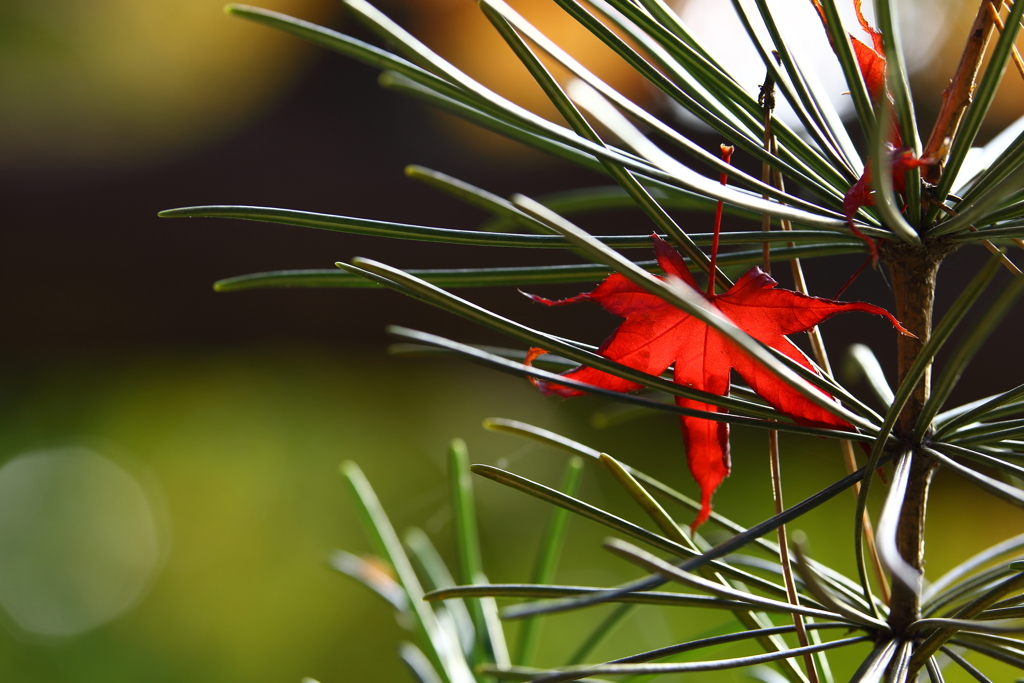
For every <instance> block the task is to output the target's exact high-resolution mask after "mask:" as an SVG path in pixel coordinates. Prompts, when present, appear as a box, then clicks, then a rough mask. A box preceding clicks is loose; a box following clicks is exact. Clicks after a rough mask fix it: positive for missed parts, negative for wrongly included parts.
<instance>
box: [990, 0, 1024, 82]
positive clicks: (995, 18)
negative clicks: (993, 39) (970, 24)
mask: <svg viewBox="0 0 1024 683" xmlns="http://www.w3.org/2000/svg"><path fill="white" fill-rule="evenodd" d="M1003 5H1006V6H1007V7H1009V5H1007V4H1006V1H1005V0H1003ZM988 8H989V13H990V14H991V15H992V23H993V24H995V26H996V28H997V29H999V32H1000V33H1002V32H1003V29H1004V28H1006V25H1005V24H1004V23H1003V19H1002V17H1000V16H999V11H998V10H996V8H995V7H993V6H992V5H989V6H988ZM1011 49H1012V50H1013V63H1014V65H1015V66H1016V67H1017V73H1019V74H1020V77H1021V78H1024V59H1021V57H1020V52H1018V51H1017V47H1016V46H1014V47H1012V48H1011Z"/></svg>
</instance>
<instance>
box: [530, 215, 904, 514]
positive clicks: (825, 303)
mask: <svg viewBox="0 0 1024 683" xmlns="http://www.w3.org/2000/svg"><path fill="white" fill-rule="evenodd" d="M717 227H718V226H717V225H716V232H717ZM651 239H653V240H654V250H655V254H656V255H657V258H658V263H659V265H660V266H661V267H662V268H663V269H664V271H665V273H666V274H667V275H668V276H669V277H675V278H678V279H679V280H681V281H683V282H684V283H686V284H687V285H689V286H690V287H693V288H694V290H696V291H700V289H699V288H698V287H697V284H696V282H695V281H694V279H693V276H692V275H691V274H690V271H689V270H688V269H687V267H686V263H685V262H684V261H683V259H682V257H681V256H680V255H679V254H678V253H677V252H676V251H675V250H674V249H673V248H672V247H670V246H669V245H668V244H667V243H666V242H665V241H664V240H662V239H661V238H660V237H658V236H657V235H652V236H651ZM777 284H778V283H777V282H776V281H775V280H773V279H772V278H771V276H770V275H768V274H766V273H764V272H762V271H761V269H760V268H756V267H755V268H752V269H751V270H750V271H749V272H748V273H747V274H746V275H744V276H743V277H742V278H740V280H739V281H738V282H736V284H735V285H733V286H732V287H731V288H730V289H729V291H727V292H726V293H724V294H714V293H706V292H701V295H702V296H704V297H705V298H706V299H707V300H708V301H709V302H711V304H712V305H713V306H714V308H715V310H716V311H718V312H719V313H720V314H722V315H724V316H725V317H727V318H729V319H730V320H732V322H734V323H735V324H736V325H738V326H739V327H740V328H742V329H743V330H744V331H746V332H747V333H748V334H749V335H750V336H752V337H754V338H755V339H757V340H758V341H760V342H763V343H764V344H767V345H768V346H770V347H771V348H773V349H776V350H777V351H780V352H781V353H783V354H785V355H786V356H788V357H789V358H792V359H793V360H794V361H796V362H797V363H799V364H800V365H802V366H804V367H805V368H807V369H809V370H812V371H814V369H813V367H812V365H811V363H810V361H809V360H808V359H807V357H806V356H805V355H804V354H803V352H802V351H800V349H798V348H797V347H796V346H795V345H794V344H793V343H792V342H791V341H790V340H789V339H787V338H786V336H785V335H787V334H793V333H796V332H803V331H805V330H808V329H810V328H811V327H814V326H815V325H817V324H818V323H820V322H823V321H824V320H827V319H828V318H831V317H832V316H833V315H836V314H837V313H846V312H849V311H864V312H866V313H873V314H876V315H884V316H886V317H887V318H889V320H890V321H892V323H893V325H895V326H896V328H897V329H898V330H900V331H901V332H903V333H905V334H909V333H908V332H906V330H904V329H903V328H902V326H900V324H899V323H898V322H897V321H896V319H895V318H893V317H892V315H890V314H889V313H888V312H886V311H885V310H883V309H881V308H879V307H877V306H873V305H871V304H867V303H859V302H850V303H847V302H840V301H832V300H830V299H821V298H817V297H812V296H806V295H803V294H799V293H797V292H792V291H789V290H786V289H778V288H777V287H776V285H777ZM527 296H529V297H530V298H531V299H533V300H534V301H538V302H540V303H543V304H545V305H547V306H564V305H566V304H571V303H576V302H578V301H594V302H596V303H598V304H600V305H601V306H602V307H603V308H604V309H605V310H607V311H609V312H611V313H614V314H615V315H618V316H620V317H622V318H625V321H624V322H623V323H622V324H621V325H620V326H619V327H618V329H617V330H615V332H614V333H613V334H612V335H611V336H610V337H609V338H608V339H607V340H605V342H604V344H602V345H601V347H600V348H599V349H598V353H600V354H601V355H602V356H605V357H606V358H609V359H611V360H614V361H617V362H619V363H622V364H623V365H628V366H629V367H631V368H636V369H637V370H642V371H644V372H647V373H649V374H652V375H660V374H661V373H663V372H664V371H665V370H667V369H668V368H669V367H670V366H671V367H672V368H673V379H674V381H675V382H676V384H680V385H683V386H687V387H691V388H693V389H699V390H701V391H706V392H708V393H712V394H715V395H718V396H726V395H728V393H729V385H730V371H731V370H736V372H737V373H738V374H739V375H740V377H742V378H743V380H744V381H745V382H746V383H747V384H748V385H749V386H750V388H751V389H753V390H754V391H755V392H757V394H758V395H760V396H761V397H762V398H764V399H765V400H766V401H768V403H770V404H771V405H772V406H774V407H775V408H776V409H777V410H778V411H780V412H782V413H784V414H786V415H788V416H790V417H791V418H793V419H794V420H795V421H796V422H798V423H800V424H804V425H810V426H818V427H828V428H834V429H844V430H852V429H853V426H852V425H850V424H849V423H847V422H846V421H844V420H842V419H841V418H838V417H836V416H835V415H833V414H832V413H830V412H828V411H827V410H825V409H823V408H821V407H819V406H817V405H815V404H814V403H812V402H811V401H809V400H808V399H806V398H805V397H804V396H802V395H801V394H799V393H798V392H796V391H795V390H794V389H792V388H791V387H790V386H789V385H788V384H786V383H785V382H783V381H782V380H781V379H779V378H778V376H776V375H775V374H774V373H772V372H771V371H769V370H767V369H766V368H764V367H763V366H761V365H760V364H759V363H757V362H756V361H754V360H752V359H751V358H750V356H748V355H747V354H746V353H745V352H744V351H742V350H741V349H740V348H739V347H738V346H737V345H736V344H734V343H733V342H732V341H730V340H729V338H728V337H726V336H725V335H723V334H722V333H720V332H718V331H716V330H715V329H714V328H712V327H710V326H708V325H707V324H706V323H704V322H703V321H701V320H699V319H698V318H695V317H693V316H691V315H690V314H688V313H686V312H685V311H683V310H681V309H679V308H677V307H675V306H673V305H672V304H669V303H668V302H666V301H664V300H663V299H661V298H660V297H658V296H656V295H654V294H651V293H649V292H648V291H646V290H645V289H643V288H641V287H640V286H639V285H637V284H635V283H633V282H632V281H631V280H629V279H627V278H626V277H624V276H622V275H620V274H618V273H614V274H612V275H610V276H608V278H606V279H605V280H604V281H603V282H602V283H601V284H600V285H599V286H598V287H597V289H595V290H594V291H592V292H585V293H583V294H580V295H578V296H575V297H572V298H569V299H562V300H560V301H551V300H549V299H545V298H542V297H539V296H534V295H527ZM543 353H545V351H544V350H543V349H531V350H530V354H529V356H528V360H527V364H529V362H531V361H532V360H533V359H535V358H536V357H537V356H539V355H541V354H543ZM563 376H564V377H568V378H571V379H574V380H577V381H580V382H584V383H586V384H590V385H593V386H595V387H601V388H604V389H610V390H612V391H621V392H628V391H635V390H637V389H640V388H641V385H639V384H636V383H634V382H630V381H629V380H625V379H621V378H619V377H615V376H613V375H609V374H607V373H605V372H602V371H600V370H595V369H594V368H590V367H586V366H580V367H578V368H576V369H574V370H570V371H568V372H566V373H563ZM533 381H534V384H535V385H536V386H537V387H538V388H539V389H540V390H541V391H542V392H544V393H545V394H548V395H550V394H557V395H559V396H579V395H581V394H583V393H585V392H583V391H580V390H579V389H576V388H572V387H567V386H563V385H559V384H555V383H551V382H545V381H541V380H533ZM822 393H824V392H822ZM830 398H831V397H830ZM676 405H679V406H682V407H685V408H691V409H695V410H705V411H709V412H718V411H720V410H722V409H721V408H719V407H717V406H713V405H709V404H707V403H702V402H700V401H695V400H693V399H688V398H681V397H676ZM680 422H681V426H682V432H683V441H684V443H685V446H686V456H687V461H688V463H689V466H690V472H691V473H692V474H693V477H694V479H696V481H697V483H698V484H699V485H700V488H701V511H700V514H699V515H698V516H697V519H696V520H695V521H694V522H693V525H692V528H694V529H695V528H697V527H698V526H699V525H700V524H702V523H703V522H704V521H705V520H706V519H707V517H708V515H709V514H710V512H711V495H712V494H713V493H714V491H715V489H716V488H718V485H719V484H720V483H721V482H722V480H723V479H724V478H725V477H726V476H728V474H729V469H730V460H729V425H728V424H726V423H724V422H716V421H714V420H708V419H703V418H697V417H681V418H680Z"/></svg>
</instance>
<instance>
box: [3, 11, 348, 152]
mask: <svg viewBox="0 0 1024 683" xmlns="http://www.w3.org/2000/svg"><path fill="white" fill-rule="evenodd" d="M259 4H261V5H262V6H264V7H267V8H269V9H273V10H278V11H281V12H286V13H290V14H295V15H298V16H302V17H303V18H306V19H309V20H310V21H316V22H328V23H329V22H330V21H331V20H332V18H333V17H334V16H335V14H336V12H337V5H336V4H335V3H333V2H330V1H328V0H261V2H260V3H259ZM223 6H224V2H223V0H173V1H168V0H164V1H162V2H159V1H156V0H148V1H143V2H139V1H138V0H46V1H45V2H40V1H39V0H4V2H3V3H0V92H2V93H3V101H4V104H3V106H2V107H0V167H2V166H22V167H24V166H29V167H31V166H37V165H49V164H54V163H57V164H74V165H108V164H131V163H141V162H145V161H147V160H152V159H158V158H160V157H164V156H173V155H179V154H181V153H183V152H185V151H187V150H189V149H191V148H193V147H195V146H196V145H199V144H202V143H203V142H205V141H207V140H210V139H211V138H213V137H215V136H216V135H218V134H222V133H223V132H224V131H228V130H232V129H235V128H237V127H238V126H239V124H240V123H241V122H243V121H245V120H248V119H250V118H252V117H253V116H254V115H256V114H258V113H259V112H260V111H262V110H263V109H265V108H266V106H267V105H268V103H269V102H271V101H273V99H274V98H275V96H279V95H280V93H281V91H282V88H283V87H284V86H286V85H287V84H288V83H289V82H290V81H291V80H292V79H293V77H294V75H295V73H296V71H297V69H298V68H299V67H301V66H302V64H303V63H304V62H306V61H307V59H308V57H309V55H310V54H312V48H310V47H308V46H306V45H304V44H303V43H302V42H301V41H299V40H297V39H295V38H291V37H288V36H285V35H283V34H281V33H279V32H276V31H272V30H270V29H266V28H261V27H256V26H253V25H251V24H249V23H247V22H242V21H239V20H237V19H232V18H230V17H226V16H225V15H224V13H223V11H222V10H223Z"/></svg>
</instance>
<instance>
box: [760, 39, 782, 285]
mask: <svg viewBox="0 0 1024 683" xmlns="http://www.w3.org/2000/svg"><path fill="white" fill-rule="evenodd" d="M777 57H778V54H777V53H776V58H777ZM757 102H758V104H760V105H761V108H762V110H764V151H766V152H768V153H769V154H771V153H772V147H773V144H774V136H773V135H772V111H773V110H774V109H775V80H774V79H773V78H772V72H771V71H769V72H768V73H766V74H765V77H764V83H763V84H762V85H761V94H760V95H758V98H757ZM771 178H772V167H771V164H769V163H768V162H767V161H763V162H761V182H763V183H764V184H765V185H768V184H769V183H771ZM761 196H762V197H763V198H764V199H765V200H767V199H768V198H769V197H768V195H761ZM771 229H772V217H771V216H769V215H768V214H763V215H762V216H761V230H762V232H770V231H771ZM761 256H762V261H763V262H764V263H763V265H762V266H761V270H763V271H764V272H766V273H768V274H771V272H772V254H771V244H770V243H769V242H768V240H767V239H766V240H765V241H764V245H763V246H762V247H761Z"/></svg>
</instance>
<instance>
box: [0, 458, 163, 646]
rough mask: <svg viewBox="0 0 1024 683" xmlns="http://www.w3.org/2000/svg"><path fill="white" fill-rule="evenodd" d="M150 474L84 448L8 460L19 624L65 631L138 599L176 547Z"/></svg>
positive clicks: (0, 477)
mask: <svg viewBox="0 0 1024 683" xmlns="http://www.w3.org/2000/svg"><path fill="white" fill-rule="evenodd" d="M133 469H134V468H133ZM143 479H144V478H140V477H138V476H136V475H135V474H133V473H131V472H129V471H128V469H126V468H125V467H122V466H121V465H120V464H118V463H115V462H114V461H113V460H111V459H109V458H105V457H103V456H101V455H99V454H98V453H96V452H94V451H92V450H89V449H85V448H62V449H54V450H43V451H35V452H32V453H26V454H24V455H20V456H18V457H16V458H14V459H12V460H10V461H8V462H7V463H6V464H5V465H4V466H3V467H0V606H2V607H3V610H4V612H5V613H6V615H7V616H8V618H9V619H10V622H11V623H12V624H13V625H14V626H15V627H16V629H17V631H19V632H21V634H23V635H28V636H36V637H42V638H66V637H69V636H74V635H77V634H79V633H83V632H85V631H88V630H90V629H93V628H96V627H97V626H100V625H102V624H104V623H107V622H109V621H110V620H112V619H115V618H116V617H118V616H120V615H121V614H124V613H125V612H127V611H128V610H130V609H131V608H132V607H133V606H135V605H136V604H137V603H138V601H139V600H140V599H141V598H142V596H143V595H144V594H145V592H146V590H147V589H148V587H149V586H150V585H151V583H152V581H153V579H154V578H155V576H156V574H157V572H158V570H159V568H160V566H161V564H162V562H163V558H164V556H165V554H166V549H167V533H166V526H165V520H164V519H163V516H162V514H161V511H162V508H161V506H160V501H159V500H158V499H157V498H158V497H157V496H156V495H155V492H154V491H153V490H152V487H151V486H146V485H145V484H144V483H143Z"/></svg>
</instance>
